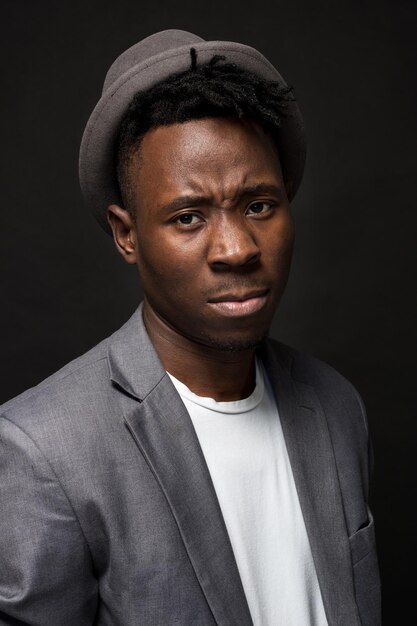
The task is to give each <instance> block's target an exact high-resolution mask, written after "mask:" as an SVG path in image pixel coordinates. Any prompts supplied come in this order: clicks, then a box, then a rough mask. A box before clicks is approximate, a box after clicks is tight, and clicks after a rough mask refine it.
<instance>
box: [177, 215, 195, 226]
mask: <svg viewBox="0 0 417 626" xmlns="http://www.w3.org/2000/svg"><path fill="white" fill-rule="evenodd" d="M175 221H176V222H177V223H179V224H182V225H183V226H194V225H195V224H198V222H199V221H200V218H199V217H198V215H194V214H193V213H182V215H178V217H177V218H175Z"/></svg>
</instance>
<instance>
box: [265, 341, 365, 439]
mask: <svg viewBox="0 0 417 626" xmlns="http://www.w3.org/2000/svg"><path fill="white" fill-rule="evenodd" d="M268 344H269V348H270V349H271V350H272V351H273V353H274V354H275V356H276V358H277V359H278V360H279V361H280V363H281V365H282V366H283V367H284V368H285V369H287V371H289V372H290V375H291V377H292V379H293V380H295V381H297V382H298V383H302V384H305V385H309V386H310V387H313V388H314V391H315V392H316V394H317V396H318V397H319V399H320V401H321V402H322V403H323V404H324V405H329V404H330V405H332V406H334V405H335V404H337V405H338V406H341V405H342V404H345V406H346V407H348V406H350V407H352V406H355V407H356V408H357V409H359V413H360V414H361V416H362V421H363V424H364V426H365V429H366V431H368V425H367V419H366V412H365V408H364V404H363V400H362V398H361V396H360V393H359V392H358V390H357V389H356V387H355V386H354V385H353V384H352V382H351V381H350V380H348V379H347V378H346V377H345V376H344V375H343V374H341V373H340V372H339V371H338V370H336V369H335V368H334V367H333V366H332V365H329V364H328V363H326V362H325V361H322V360H321V359H319V358H317V357H315V356H312V355H311V354H307V353H305V352H301V351H300V350H297V349H296V348H293V347H291V346H288V345H287V344H285V343H282V342H281V341H277V340H275V339H268Z"/></svg>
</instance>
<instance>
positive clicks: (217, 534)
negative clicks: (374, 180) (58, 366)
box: [109, 308, 253, 626]
mask: <svg viewBox="0 0 417 626" xmlns="http://www.w3.org/2000/svg"><path fill="white" fill-rule="evenodd" d="M109 364H110V371H111V378H112V380H113V382H114V384H115V385H117V386H118V387H120V388H121V389H123V391H124V392H125V394H127V396H126V395H125V396H124V398H123V402H122V405H123V409H124V418H125V422H126V424H127V426H128V428H129V430H130V432H131V434H132V436H133V438H134V440H135V442H136V444H137V446H138V448H139V449H140V451H141V453H142V455H143V456H144V458H145V460H146V461H147V463H148V465H149V467H150V469H151V471H152V472H153V474H154V475H155V477H156V479H157V481H158V482H159V484H160V486H161V489H162V491H163V492H164V495H165V497H166V499H167V501H168V504H169V506H170V508H171V511H172V514H173V517H174V518H175V521H176V523H177V525H178V528H179V531H180V534H181V537H182V539H183V542H184V545H185V548H186V550H187V553H188V556H189V558H190V561H191V563H192V566H193V568H194V571H195V573H196V576H197V579H198V581H199V583H200V585H201V588H202V591H203V593H204V595H205V597H206V600H207V602H208V604H209V606H210V609H211V611H212V613H213V616H214V619H215V620H216V622H217V624H218V625H219V626H236V624H239V626H253V623H252V620H251V617H250V612H249V608H248V605H247V601H246V597H245V594H244V591H243V587H242V583H241V580H240V576H239V572H238V569H237V565H236V561H235V558H234V555H233V551H232V547H231V544H230V540H229V537H228V534H227V530H226V526H225V524H224V520H223V516H222V513H221V510H220V506H219V503H218V500H217V496H216V493H215V490H214V486H213V483H212V480H211V477H210V474H209V471H208V468H207V465H206V462H205V459H204V455H203V453H202V450H201V447H200V444H199V442H198V438H197V435H196V433H195V430H194V427H193V425H192V422H191V419H190V417H189V415H188V412H187V410H186V408H185V406H184V404H183V402H182V400H181V398H180V396H179V395H178V393H177V391H176V389H175V387H174V386H173V384H172V382H171V380H170V378H169V377H168V376H167V374H166V372H165V370H164V369H163V367H162V365H161V363H160V361H159V358H158V356H157V354H156V352H155V350H154V348H153V346H152V344H151V342H150V340H149V337H148V335H147V333H146V330H145V328H144V325H143V321H142V312H141V308H139V309H138V311H137V312H136V313H135V314H134V316H133V317H132V318H131V319H130V320H129V322H127V324H125V326H124V327H123V328H122V329H120V331H118V332H117V333H116V334H115V335H114V336H113V339H112V341H111V344H110V348H109ZM129 396H130V397H129Z"/></svg>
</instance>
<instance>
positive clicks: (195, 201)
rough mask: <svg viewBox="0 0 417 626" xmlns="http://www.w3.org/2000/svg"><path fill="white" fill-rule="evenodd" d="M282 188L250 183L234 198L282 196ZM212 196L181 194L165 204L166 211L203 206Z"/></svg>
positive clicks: (236, 199)
mask: <svg viewBox="0 0 417 626" xmlns="http://www.w3.org/2000/svg"><path fill="white" fill-rule="evenodd" d="M281 194H282V189H281V188H280V187H278V186H277V185H271V184H266V183H259V184H257V185H248V186H246V187H243V189H240V190H239V191H238V192H237V193H236V194H235V196H234V197H233V200H234V201H235V202H238V201H239V200H242V199H243V198H245V197H252V196H258V195H273V196H281ZM209 203H210V197H209V196H200V195H197V194H196V195H187V196H180V197H178V198H174V200H171V202H168V203H167V204H165V205H164V207H163V208H164V211H178V210H180V209H186V208H193V207H198V206H202V205H203V204H209Z"/></svg>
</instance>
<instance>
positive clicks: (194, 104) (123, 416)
mask: <svg viewBox="0 0 417 626" xmlns="http://www.w3.org/2000/svg"><path fill="white" fill-rule="evenodd" d="M303 165H304V138H303V132H302V122H301V116H300V112H299V110H298V107H297V105H296V103H295V101H294V99H293V97H292V96H291V92H290V90H289V89H288V88H287V86H286V84H285V83H284V81H283V79H282V78H281V76H280V75H279V74H278V72H277V71H276V70H275V69H274V68H273V67H272V66H271V65H270V64H269V62H268V61H267V60H266V59H265V58H264V57H263V56H262V55H261V54H260V53H259V52H257V51H256V50H253V49H252V48H248V47H246V46H243V45H241V44H235V43H230V42H205V41H203V40H202V39H200V38H199V37H197V36H195V35H192V34H190V33H185V32H183V31H165V32H162V33H157V34H155V35H153V36H151V37H149V38H147V39H145V40H144V41H142V42H139V43H138V44H136V46H133V48H130V49H129V50H127V51H126V52H125V53H124V54H122V55H121V57H119V58H118V59H117V60H116V61H115V63H114V64H113V65H112V67H111V68H110V70H109V72H108V74H107V77H106V81H105V84H104V90H103V95H102V97H101V99H100V101H99V103H98V105H97V106H96V108H95V110H94V112H93V114H92V116H91V118H90V120H89V122H88V124H87V127H86V131H85V133H84V137H83V142H82V147H81V157H80V176H81V184H82V188H83V192H84V194H85V196H86V198H87V201H88V202H89V204H90V205H91V207H92V208H93V210H94V211H95V213H96V215H97V218H98V220H99V222H100V223H101V225H102V226H103V227H104V228H105V229H106V230H107V231H108V232H111V233H112V234H113V237H114V240H115V243H116V246H117V249H118V251H119V252H120V253H121V254H122V256H123V258H124V259H125V260H126V261H127V262H128V263H131V264H135V265H137V267H138V270H139V274H140V278H141V282H142V286H143V291H144V294H145V297H144V302H143V305H141V307H139V309H138V311H136V313H135V314H134V315H133V317H132V318H131V319H130V320H129V321H128V322H127V323H126V324H125V326H123V327H122V328H121V329H120V330H119V331H117V332H116V333H115V334H114V335H112V336H111V337H109V338H108V339H106V340H105V341H103V342H102V343H101V344H99V345H98V346H96V347H95V348H94V349H93V350H91V351H90V352H89V353H87V354H86V355H84V356H82V357H80V358H79V359H77V360H76V361H74V362H73V363H70V364H69V365H67V366H66V367H65V368H63V369H62V370H61V371H60V372H58V373H57V374H55V375H54V376H52V377H51V378H49V379H48V380H46V381H44V382H43V383H41V384H40V385H38V386H37V387H35V388H34V389H31V390H29V391H27V392H26V393H24V394H22V395H21V396H19V397H18V398H16V399H14V400H12V401H10V402H9V403H7V404H6V405H4V406H3V407H2V419H1V430H0V435H1V439H0V446H1V456H0V458H1V461H0V463H1V472H2V473H1V482H2V486H1V532H0V542H1V555H2V566H1V570H0V572H1V573H0V623H1V624H31V625H35V624H36V625H38V626H39V625H45V626H49V625H51V626H60V625H64V624H65V625H67V624H68V625H71V626H84V625H87V624H88V625H91V624H99V625H101V626H102V625H103V626H104V625H110V624H111V625H120V626H133V625H138V624H144V625H145V626H156V625H158V626H162V625H167V626H168V625H177V626H180V625H181V626H182V625H184V626H187V625H193V626H194V625H196V626H209V625H210V626H213V625H215V624H218V625H220V626H232V625H234V626H249V625H251V624H254V625H256V626H277V625H282V626H304V625H305V626H308V625H311V626H313V625H314V626H323V625H327V624H328V625H329V626H336V625H338V626H355V625H359V624H362V626H368V625H369V626H371V625H372V626H375V625H377V624H379V623H380V618H379V590H378V571H377V563H376V556H375V547H374V532H373V521H372V516H371V514H370V512H369V508H368V504H367V499H368V477H369V455H368V449H369V443H368V435H367V427H366V418H365V414H364V410H363V407H362V403H361V401H360V398H359V396H358V394H357V392H356V391H355V390H354V388H353V387H352V386H351V385H350V383H348V382H347V381H346V380H345V379H344V378H343V377H342V376H340V375H339V374H338V373H336V372H335V371H334V370H333V369H332V368H330V367H329V366H327V365H325V364H324V363H321V362H320V361H318V360H316V359H314V358H312V357H308V356H306V355H302V354H300V353H298V352H297V351H295V350H293V349H291V348H289V347H287V346H284V345H283V344H280V343H278V342H275V341H272V340H270V339H267V338H266V337H267V333H268V329H269V327H270V324H271V320H272V317H273V314H274V311H275V309H276V307H277V305H278V303H279V300H280V298H281V295H282V293H283V290H284V288H285V284H286V281H287V277H288V272H289V267H290V260H291V254H292V246H293V236H294V233H293V224H292V218H291V209H290V204H289V199H290V198H292V197H293V196H294V194H295V192H296V189H297V187H298V184H299V182H300V179H301V176H302V170H303Z"/></svg>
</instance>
